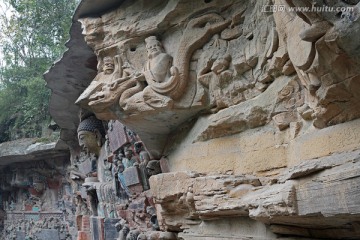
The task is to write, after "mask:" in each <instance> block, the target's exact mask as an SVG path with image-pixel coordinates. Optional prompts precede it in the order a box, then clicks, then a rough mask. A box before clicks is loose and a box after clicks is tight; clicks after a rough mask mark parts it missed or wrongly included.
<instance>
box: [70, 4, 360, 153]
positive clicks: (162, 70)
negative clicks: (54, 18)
mask: <svg viewBox="0 0 360 240" xmlns="http://www.w3.org/2000/svg"><path fill="white" fill-rule="evenodd" d="M185 3H186V1H185V0H179V1H170V2H162V1H153V2H152V3H151V4H149V5H146V7H145V6H144V4H142V1H135V2H133V3H131V4H127V5H124V6H123V7H121V6H120V8H119V9H117V10H114V11H113V12H109V13H106V14H104V15H103V16H102V17H101V18H82V19H81V20H80V21H81V23H82V26H83V33H84V35H85V40H86V42H87V44H88V45H89V46H91V47H92V48H93V49H94V52H95V53H96V55H97V57H98V62H99V64H98V66H99V73H98V75H97V76H96V77H95V79H94V80H93V81H92V83H91V84H90V86H89V87H88V88H87V89H86V90H85V91H84V92H83V93H82V95H81V96H80V97H79V98H78V100H77V103H78V104H80V105H81V106H82V107H84V108H88V109H90V110H91V111H93V112H94V113H95V114H96V115H97V117H99V118H101V119H104V120H109V119H117V120H120V121H122V122H123V123H125V124H126V125H128V126H129V127H130V128H132V129H133V130H135V131H136V132H137V133H138V134H139V135H140V137H141V138H142V140H143V141H144V143H145V145H146V146H147V148H148V149H149V151H150V155H151V156H152V157H156V158H159V157H160V156H161V153H162V150H163V147H164V145H165V143H166V139H167V135H168V134H169V133H170V132H172V131H174V130H175V129H176V128H178V127H179V125H180V124H182V123H183V122H184V121H186V120H188V119H190V118H193V117H194V116H197V115H199V112H201V113H207V114H212V115H211V117H210V120H209V121H208V126H204V128H205V129H204V130H203V132H202V134H201V135H200V136H199V137H198V138H197V139H198V140H206V139H209V138H213V137H218V136H220V135H221V134H220V135H219V134H217V132H224V131H223V128H224V126H228V125H229V126H230V125H233V123H235V122H239V121H240V122H244V124H243V125H244V126H243V127H236V126H232V127H231V129H229V128H227V130H226V131H225V132H226V133H225V134H233V133H236V132H239V131H243V130H244V129H247V128H253V127H258V126H261V125H265V124H267V123H270V122H272V121H273V123H274V124H275V125H276V126H278V128H279V129H280V130H284V129H286V128H287V127H289V126H290V125H291V123H294V124H293V125H294V126H296V129H297V130H296V131H299V129H300V128H301V126H302V122H303V121H313V124H314V126H315V127H318V128H323V127H326V126H330V125H333V124H337V123H340V122H345V121H349V120H352V119H355V118H358V117H359V116H360V113H359V111H358V110H356V109H358V106H359V104H360V103H359V100H360V99H359V96H360V92H359V87H358V84H359V80H358V78H359V68H358V65H359V62H358V60H359V58H358V57H356V56H357V55H356V54H354V53H353V52H352V51H355V50H356V49H357V44H356V43H351V44H350V43H349V41H348V40H347V39H349V38H348V35H349V34H350V35H351V34H352V32H351V31H350V30H351V29H354V28H355V25H357V22H356V19H357V17H358V16H357V13H356V11H355V12H353V13H345V12H344V13H342V14H340V15H339V14H338V15H336V13H333V15H331V14H330V13H324V12H323V13H322V12H318V13H310V12H309V13H306V14H303V13H300V12H296V11H292V12H291V11H278V12H274V13H272V12H270V13H269V12H266V11H262V10H263V9H264V8H263V7H264V5H266V2H265V1H254V2H249V3H244V2H242V1H232V2H227V3H221V4H220V2H219V1H198V2H196V3H192V11H188V8H186V7H184V6H183V4H185ZM274 4H275V5H283V6H285V7H286V8H289V7H299V6H300V7H302V6H308V5H309V4H310V5H309V6H310V7H311V6H312V5H311V3H310V1H308V0H302V1H291V0H286V1H285V0H277V1H275V2H274ZM314 4H315V5H314V6H316V5H317V4H320V3H317V2H316V1H315V3H314ZM230 5H231V8H228V6H230ZM219 6H221V7H219ZM329 6H330V5H329ZM331 6H332V5H331ZM339 6H350V5H349V4H348V3H345V2H342V3H341V4H340V5H339ZM354 8H356V7H354ZM135 9H139V10H135ZM131 11H132V13H133V14H128V13H129V12H131ZM125 13H126V14H125ZM341 28H344V29H343V30H341V31H340V29H341ZM353 34H356V33H353ZM101 69H102V70H101ZM279 81H281V82H279ZM270 85H275V86H273V87H272V88H271V89H269V86H270ZM286 91H291V92H289V93H288V94H287V95H286ZM284 94H285V95H284ZM260 96H262V97H260ZM269 97H270V98H272V100H271V101H268V102H267V103H266V104H265V103H264V101H263V100H261V99H262V98H269ZM273 99H275V100H274V101H273ZM249 101H251V102H249ZM250 105H251V107H250ZM230 107H231V108H232V112H234V111H235V112H241V113H243V114H242V115H244V117H243V119H240V120H239V121H235V120H234V118H233V117H230V115H231V114H230V110H229V111H228V112H227V109H229V108H230ZM249 107H250V108H251V109H253V108H254V107H256V109H257V110H256V111H255V112H254V111H252V110H251V109H250V108H249ZM222 110H223V111H222ZM247 112H248V113H249V114H250V113H251V114H250V115H251V116H250V115H249V116H247ZM240 118H241V116H240ZM212 119H213V120H212ZM216 119H218V120H216ZM219 119H221V121H220V120H219ZM154 136H156V137H154Z"/></svg>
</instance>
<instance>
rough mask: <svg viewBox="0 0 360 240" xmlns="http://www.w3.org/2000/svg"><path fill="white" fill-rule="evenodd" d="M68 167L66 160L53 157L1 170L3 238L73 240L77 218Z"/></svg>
mask: <svg viewBox="0 0 360 240" xmlns="http://www.w3.org/2000/svg"><path fill="white" fill-rule="evenodd" d="M1 160H2V159H1ZM15 160H16V159H15ZM68 166H69V162H68V159H67V158H63V157H61V158H56V157H55V156H54V158H53V159H51V161H49V160H33V161H30V162H29V161H28V162H19V163H13V164H8V165H7V166H5V167H3V169H1V170H0V174H1V175H0V179H1V186H0V206H1V208H2V211H3V212H2V214H3V219H2V220H4V229H3V234H4V235H3V238H2V239H6V240H7V239H39V240H45V239H53V240H65V239H71V235H72V234H74V230H75V221H74V220H75V218H74V212H73V211H72V209H73V208H74V203H73V199H72V191H71V186H70V183H69V182H68V181H67V180H66V175H67V167H68ZM25 237H27V238H25Z"/></svg>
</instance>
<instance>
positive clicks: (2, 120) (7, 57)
mask: <svg viewBox="0 0 360 240" xmlns="http://www.w3.org/2000/svg"><path fill="white" fill-rule="evenodd" d="M4 2H5V3H6V4H7V6H8V7H9V9H10V10H12V14H8V12H9V11H8V12H7V13H6V12H3V13H0V53H1V54H0V58H1V59H0V61H1V62H0V67H1V69H0V142H3V141H9V140H13V139H16V138H21V137H40V136H41V130H42V125H43V124H44V123H45V122H47V121H49V118H50V117H49V113H48V101H49V95H50V93H49V89H47V88H46V86H45V84H46V83H45V81H44V79H43V77H42V75H43V73H44V72H45V71H46V70H47V69H49V68H50V66H51V65H52V63H53V62H54V61H55V60H56V59H58V58H60V56H61V54H62V53H63V52H64V51H65V42H66V41H67V40H68V38H69V36H68V32H69V29H70V24H71V16H72V14H73V11H74V9H75V5H76V3H77V2H78V0H61V1H58V0H4Z"/></svg>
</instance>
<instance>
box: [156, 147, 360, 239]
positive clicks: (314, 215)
mask: <svg viewBox="0 0 360 240" xmlns="http://www.w3.org/2000/svg"><path fill="white" fill-rule="evenodd" d="M359 161H360V153H359V151H354V152H344V153H341V154H334V155H332V156H329V157H324V158H320V159H312V160H308V161H306V162H304V163H302V164H300V165H299V166H294V167H292V168H291V169H285V170H283V173H282V174H280V175H279V177H278V182H277V183H276V182H274V181H273V180H272V181H268V182H267V184H266V185H262V184H261V183H260V180H259V179H258V178H256V177H254V176H245V175H243V176H235V175H217V176H211V175H204V176H201V175H199V174H196V173H190V172H177V173H166V174H162V175H157V176H153V177H152V178H151V179H150V185H151V189H152V191H153V195H154V197H155V203H156V204H159V205H161V211H160V212H159V214H160V215H161V217H160V219H161V222H160V226H161V227H162V228H163V229H171V230H173V231H182V230H183V229H186V230H185V231H184V233H183V234H184V235H186V232H194V231H195V232H196V231H200V230H199V229H198V228H200V226H202V225H203V224H205V222H207V221H209V220H214V219H219V218H220V219H227V218H229V217H250V218H251V219H254V220H257V221H260V222H262V223H265V224H266V225H268V226H270V230H271V231H272V232H274V233H277V234H282V235H295V236H303V237H315V238H331V239H343V237H344V236H346V238H349V239H357V238H359V236H360V235H359V232H358V230H357V224H356V222H357V221H358V220H359V217H360V215H359V211H358V209H359V206H360V202H359V199H360V198H359V193H360V191H359V187H360V185H359V182H360V181H359V177H360V175H359V173H358V170H357V169H359V166H358V163H359ZM263 182H264V183H265V182H266V181H263ZM194 225H197V226H194ZM194 229H195V230H194ZM196 229H197V230H196ZM197 234H200V233H199V232H198V233H197ZM217 234H218V233H217ZM189 236H190V235H189ZM210 236H211V237H212V238H215V237H216V234H215V233H212V235H210ZM229 239H231V238H229Z"/></svg>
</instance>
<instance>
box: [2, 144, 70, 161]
mask: <svg viewBox="0 0 360 240" xmlns="http://www.w3.org/2000/svg"><path fill="white" fill-rule="evenodd" d="M38 141H39V139H37V138H25V139H20V140H15V141H11V142H4V143H1V144H0V168H1V167H3V166H6V165H8V164H10V163H15V162H26V161H32V160H33V161H34V160H46V159H51V158H52V159H56V158H65V159H66V158H68V157H69V150H68V146H67V145H66V144H64V143H63V142H62V141H58V142H51V143H44V142H38Z"/></svg>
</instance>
